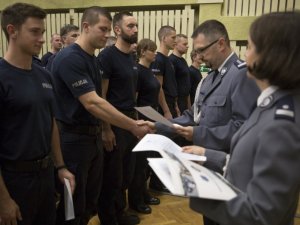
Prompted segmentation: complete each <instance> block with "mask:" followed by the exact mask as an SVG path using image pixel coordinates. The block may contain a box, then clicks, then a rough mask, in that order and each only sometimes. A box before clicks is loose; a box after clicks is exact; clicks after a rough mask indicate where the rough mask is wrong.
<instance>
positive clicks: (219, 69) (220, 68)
mask: <svg viewBox="0 0 300 225" xmlns="http://www.w3.org/2000/svg"><path fill="white" fill-rule="evenodd" d="M233 54H234V52H231V54H230V55H229V56H228V57H227V58H226V59H225V61H224V62H223V63H222V65H221V66H220V67H219V68H218V71H219V72H220V71H221V70H222V68H223V67H224V65H225V64H226V63H227V61H228V60H229V59H230V57H231V56H233Z"/></svg>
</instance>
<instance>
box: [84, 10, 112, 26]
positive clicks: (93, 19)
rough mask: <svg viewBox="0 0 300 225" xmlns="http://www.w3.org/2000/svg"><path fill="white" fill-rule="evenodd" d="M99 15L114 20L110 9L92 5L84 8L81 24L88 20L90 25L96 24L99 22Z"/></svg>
mask: <svg viewBox="0 0 300 225" xmlns="http://www.w3.org/2000/svg"><path fill="white" fill-rule="evenodd" d="M99 15H101V16H104V17H106V18H107V19H108V20H109V21H111V20H112V18H111V15H110V13H109V11H108V10H106V9H105V8H102V7H100V6H92V7H89V8H87V9H86V10H84V12H83V15H82V18H81V24H83V23H84V22H88V23H89V24H90V25H95V24H96V23H98V22H99Z"/></svg>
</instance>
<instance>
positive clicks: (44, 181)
mask: <svg viewBox="0 0 300 225" xmlns="http://www.w3.org/2000/svg"><path fill="white" fill-rule="evenodd" d="M1 175H2V177H3V180H4V183H5V185H6V187H7V189H8V192H9V194H10V196H11V198H12V199H13V200H14V201H15V202H16V203H17V204H18V206H19V208H20V211H21V214H22V218H23V220H22V221H18V225H41V224H43V225H54V224H55V187H54V168H53V163H52V162H51V165H49V166H47V168H43V169H42V168H41V169H38V170H35V171H30V172H21V171H13V170H12V171H11V170H9V171H8V170H6V169H5V166H3V167H2V168H1Z"/></svg>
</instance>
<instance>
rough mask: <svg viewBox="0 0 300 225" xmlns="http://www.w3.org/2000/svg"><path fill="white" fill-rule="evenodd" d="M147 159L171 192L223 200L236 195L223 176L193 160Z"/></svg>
mask: <svg viewBox="0 0 300 225" xmlns="http://www.w3.org/2000/svg"><path fill="white" fill-rule="evenodd" d="M148 161H149V165H150V167H151V168H152V169H153V171H154V172H155V173H156V175H157V176H158V178H159V179H160V180H161V181H162V183H163V184H164V185H165V186H166V187H167V188H168V189H169V190H170V192H171V193H173V194H176V195H183V196H189V197H199V198H207V199H214V200H225V201H226V200H230V199H232V198H234V197H236V196H237V191H236V190H235V189H233V188H232V185H229V184H228V182H227V181H225V180H224V178H221V177H220V176H218V175H216V173H215V172H213V171H210V170H209V169H207V168H205V167H203V166H201V165H199V164H196V163H194V162H191V161H188V160H185V159H181V160H180V163H179V161H177V162H176V160H174V159H170V158H169V159H166V158H154V159H152V158H150V159H148Z"/></svg>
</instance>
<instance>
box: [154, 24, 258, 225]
mask: <svg viewBox="0 0 300 225" xmlns="http://www.w3.org/2000/svg"><path fill="white" fill-rule="evenodd" d="M192 38H193V41H194V48H195V49H196V51H197V52H198V54H200V55H201V59H202V61H203V62H204V63H205V64H206V66H207V67H210V68H211V69H212V70H211V72H210V73H209V74H208V76H207V77H206V78H205V79H203V80H202V81H201V82H200V83H199V85H198V87H197V91H196V95H195V101H194V104H193V106H192V109H191V110H186V111H184V113H183V115H182V116H180V117H177V118H175V119H172V120H171V121H172V122H173V123H175V124H179V125H181V126H176V128H175V129H172V128H168V127H166V126H164V125H163V124H160V123H156V124H155V127H156V129H157V133H161V134H164V135H166V136H169V137H175V136H176V135H181V136H183V137H185V138H186V139H187V140H188V141H192V142H193V144H195V145H199V146H202V147H204V148H209V149H215V150H220V151H224V149H225V150H226V151H229V147H230V140H231V137H232V136H233V134H234V133H235V132H236V131H237V130H238V129H239V127H240V126H241V125H242V124H243V122H244V121H245V120H246V119H247V118H248V116H249V115H250V112H251V109H252V107H254V106H255V101H256V99H257V96H258V94H259V90H258V88H257V86H256V84H255V83H254V81H253V80H250V79H249V78H248V77H247V75H246V71H247V70H246V64H245V63H244V62H243V61H242V60H240V59H239V58H238V56H237V55H236V54H235V53H234V52H233V51H232V50H231V48H230V40H229V37H228V33H227V30H226V28H225V26H224V25H223V24H222V23H221V22H219V21H217V20H208V21H205V22H204V23H202V24H201V25H199V26H198V27H197V28H196V30H195V31H194V33H193V35H192ZM204 165H205V164H204ZM205 166H207V167H209V168H210V169H213V170H215V168H213V167H211V166H210V165H205ZM218 172H221V173H222V171H218ZM204 223H205V225H207V224H214V222H212V221H210V220H208V219H206V218H204Z"/></svg>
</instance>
